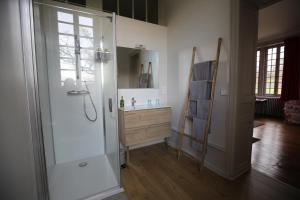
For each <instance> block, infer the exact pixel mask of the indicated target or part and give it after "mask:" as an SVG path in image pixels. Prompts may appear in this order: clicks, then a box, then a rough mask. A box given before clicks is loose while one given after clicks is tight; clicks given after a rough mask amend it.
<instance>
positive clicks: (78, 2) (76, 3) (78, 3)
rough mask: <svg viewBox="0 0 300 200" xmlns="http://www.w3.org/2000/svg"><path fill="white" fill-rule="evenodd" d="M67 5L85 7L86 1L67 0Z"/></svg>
mask: <svg viewBox="0 0 300 200" xmlns="http://www.w3.org/2000/svg"><path fill="white" fill-rule="evenodd" d="M68 2H69V3H72V4H75V5H81V6H85V5H86V0H68Z"/></svg>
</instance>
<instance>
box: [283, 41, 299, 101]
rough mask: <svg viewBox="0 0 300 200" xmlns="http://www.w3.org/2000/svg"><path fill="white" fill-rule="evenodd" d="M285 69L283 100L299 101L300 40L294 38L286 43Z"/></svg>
mask: <svg viewBox="0 0 300 200" xmlns="http://www.w3.org/2000/svg"><path fill="white" fill-rule="evenodd" d="M284 44H285V53H284V69H283V78H282V94H281V100H283V101H289V100H296V99H299V85H300V80H299V75H300V70H299V69H300V38H299V37H293V38H288V39H286V40H285V41H284Z"/></svg>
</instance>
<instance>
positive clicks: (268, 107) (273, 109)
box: [255, 98, 284, 118]
mask: <svg viewBox="0 0 300 200" xmlns="http://www.w3.org/2000/svg"><path fill="white" fill-rule="evenodd" d="M283 108H284V102H283V101H281V100H280V99H279V98H269V99H266V101H264V102H257V101H256V103H255V115H265V116H271V117H280V118H283V117H284V112H283Z"/></svg>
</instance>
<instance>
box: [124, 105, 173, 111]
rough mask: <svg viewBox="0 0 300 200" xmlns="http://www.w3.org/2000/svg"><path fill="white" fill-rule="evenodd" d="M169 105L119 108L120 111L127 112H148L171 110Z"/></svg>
mask: <svg viewBox="0 0 300 200" xmlns="http://www.w3.org/2000/svg"><path fill="white" fill-rule="evenodd" d="M170 107H171V106H169V105H165V104H163V105H161V104H160V105H136V106H134V107H132V106H128V107H127V106H126V107H125V108H119V109H120V110H123V111H125V112H127V111H134V110H147V109H159V108H170Z"/></svg>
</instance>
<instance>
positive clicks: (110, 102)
mask: <svg viewBox="0 0 300 200" xmlns="http://www.w3.org/2000/svg"><path fill="white" fill-rule="evenodd" d="M108 108H109V112H112V98H109V99H108Z"/></svg>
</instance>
